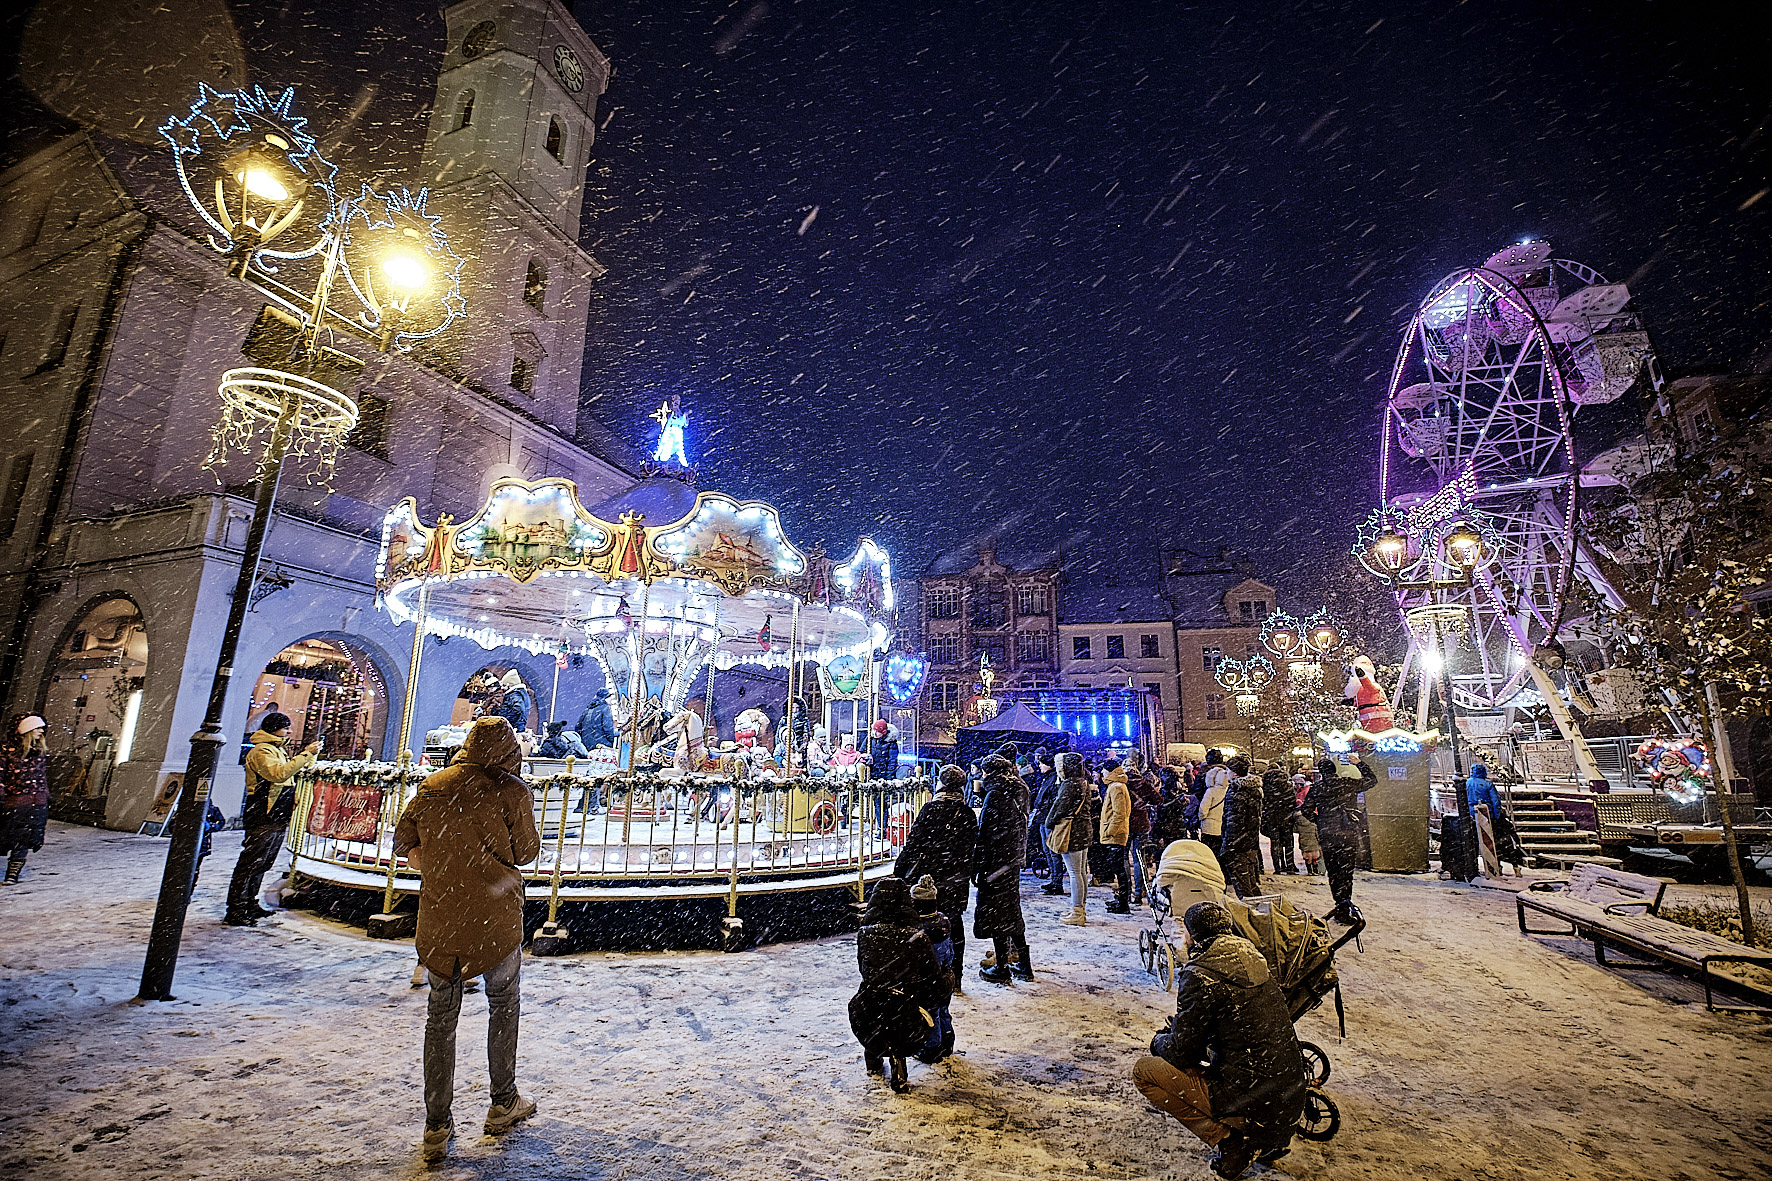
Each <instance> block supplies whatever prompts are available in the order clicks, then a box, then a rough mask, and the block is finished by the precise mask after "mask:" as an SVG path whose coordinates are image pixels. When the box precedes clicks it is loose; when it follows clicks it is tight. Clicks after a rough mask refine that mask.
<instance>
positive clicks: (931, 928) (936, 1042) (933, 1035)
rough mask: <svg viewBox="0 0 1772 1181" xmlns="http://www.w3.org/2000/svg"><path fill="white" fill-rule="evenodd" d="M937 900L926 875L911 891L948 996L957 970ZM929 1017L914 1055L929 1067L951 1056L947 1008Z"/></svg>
mask: <svg viewBox="0 0 1772 1181" xmlns="http://www.w3.org/2000/svg"><path fill="white" fill-rule="evenodd" d="M940 900H941V892H940V891H939V890H937V889H936V886H935V879H934V878H933V877H931V876H930V875H928V874H924V875H923V876H922V877H921V878H920V879H918V881H917V884H916V885H915V886H912V887H911V901H912V902H913V903H915V904H916V907H917V925H918V926H919V927H921V928H922V929H923V934H925V935H927V936H928V937H929V943H930V945H931V946H933V947H934V948H935V959H936V962H937V963H939V964H941V967H942V970H943V971H944V972H946V973H947V988H948V991H949V993H952V992H953V991H954V986H955V984H956V983H957V982H958V980H959V978H960V966H959V965H958V964H957V963H955V962H954V940H953V936H952V930H953V926H952V924H951V923H949V921H948V916H947V915H945V914H943V913H942V912H941V910H940V909H939V907H940ZM930 1016H932V1017H934V1018H935V1025H934V1027H933V1028H931V1029H930V1031H929V1040H928V1042H926V1043H924V1046H923V1048H922V1049H921V1050H918V1051H917V1061H919V1062H923V1063H927V1064H928V1065H930V1066H933V1065H935V1064H936V1063H937V1062H940V1061H941V1060H942V1059H943V1058H946V1057H947V1056H948V1055H949V1054H952V1053H953V1052H954V1018H953V1015H952V1013H951V1012H950V1007H949V1005H942V1006H941V1007H940V1008H938V1009H936V1010H935V1011H934V1012H932V1013H931V1014H930Z"/></svg>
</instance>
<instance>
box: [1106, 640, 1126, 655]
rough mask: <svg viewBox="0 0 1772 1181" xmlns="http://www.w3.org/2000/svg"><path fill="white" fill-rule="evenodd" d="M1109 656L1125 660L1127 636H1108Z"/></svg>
mask: <svg viewBox="0 0 1772 1181" xmlns="http://www.w3.org/2000/svg"><path fill="white" fill-rule="evenodd" d="M1107 658H1108V659H1109V660H1124V659H1125V658H1126V637H1125V636H1109V637H1108V638H1107Z"/></svg>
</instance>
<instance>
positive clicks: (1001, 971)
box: [978, 935, 1013, 984]
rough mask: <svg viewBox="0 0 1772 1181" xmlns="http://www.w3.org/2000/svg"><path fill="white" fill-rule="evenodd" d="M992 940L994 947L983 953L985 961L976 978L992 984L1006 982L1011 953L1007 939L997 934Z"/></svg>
mask: <svg viewBox="0 0 1772 1181" xmlns="http://www.w3.org/2000/svg"><path fill="white" fill-rule="evenodd" d="M994 942H995V943H996V947H995V948H993V949H992V950H991V951H989V952H987V953H986V954H985V957H984V958H985V961H986V962H985V965H984V967H983V968H982V969H981V970H980V971H979V973H978V978H979V979H980V980H988V981H990V982H991V983H992V984H1008V983H1009V980H1010V976H1009V964H1010V958H1011V956H1012V954H1013V953H1012V952H1011V951H1010V950H1009V941H1008V940H1007V939H1005V938H1003V937H1002V936H1000V935H999V936H998V937H997V938H996V939H995V940H994Z"/></svg>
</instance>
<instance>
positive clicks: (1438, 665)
mask: <svg viewBox="0 0 1772 1181" xmlns="http://www.w3.org/2000/svg"><path fill="white" fill-rule="evenodd" d="M1445 667H1446V658H1445V657H1444V656H1441V655H1440V654H1439V653H1438V652H1436V651H1434V650H1433V649H1432V648H1429V649H1428V650H1427V651H1425V652H1423V653H1422V654H1421V669H1422V671H1423V672H1425V673H1427V675H1428V676H1430V677H1437V676H1439V675H1440V670H1441V669H1443V668H1445Z"/></svg>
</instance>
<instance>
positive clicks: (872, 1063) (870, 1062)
mask: <svg viewBox="0 0 1772 1181" xmlns="http://www.w3.org/2000/svg"><path fill="white" fill-rule="evenodd" d="M861 1061H862V1064H863V1065H864V1066H866V1067H867V1068H868V1073H869V1074H885V1073H886V1059H884V1058H882V1057H880V1056H879V1055H878V1054H863V1055H862V1056H861Z"/></svg>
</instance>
